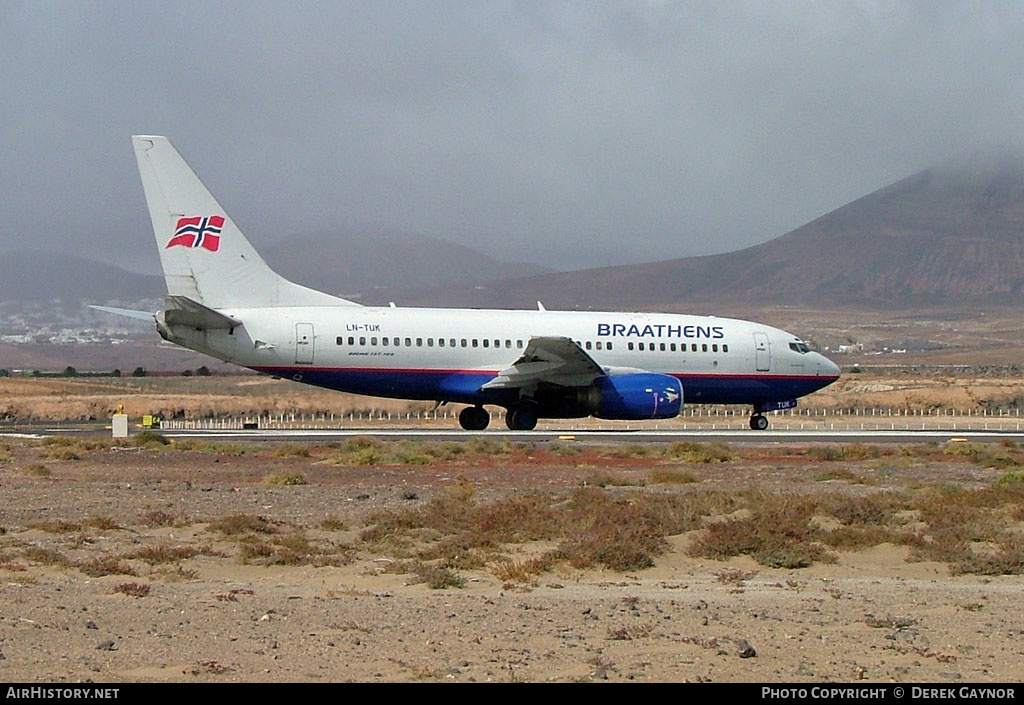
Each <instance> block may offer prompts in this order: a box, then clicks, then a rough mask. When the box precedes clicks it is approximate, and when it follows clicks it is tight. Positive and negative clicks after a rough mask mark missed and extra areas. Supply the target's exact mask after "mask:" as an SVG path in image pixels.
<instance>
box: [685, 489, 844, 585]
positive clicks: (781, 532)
mask: <svg viewBox="0 0 1024 705" xmlns="http://www.w3.org/2000/svg"><path fill="white" fill-rule="evenodd" d="M751 499H752V500H753V501H751V503H750V504H751V505H752V506H751V509H750V511H751V514H750V516H748V517H744V518H730V519H726V520H723V521H714V522H711V523H709V524H708V525H707V526H706V528H705V529H704V531H702V532H701V533H700V535H698V536H697V537H696V538H695V539H694V541H693V542H692V544H691V545H690V548H689V553H690V554H691V555H695V556H703V557H706V558H715V559H718V560H724V559H726V558H731V557H732V556H740V555H749V556H751V557H752V558H754V560H756V561H757V562H758V563H761V564H762V565H767V566H770V567H773V568H805V567H807V566H809V565H812V564H813V563H815V562H818V561H833V560H835V557H834V556H833V555H832V554H830V553H828V551H826V550H825V549H824V547H823V546H821V545H820V543H818V542H819V541H820V540H821V539H822V535H823V532H822V531H821V530H820V529H817V528H815V527H814V525H813V524H812V522H811V517H812V516H813V512H814V502H813V500H810V499H808V498H803V497H787V496H781V495H775V496H772V495H760V496H758V497H752V498H751Z"/></svg>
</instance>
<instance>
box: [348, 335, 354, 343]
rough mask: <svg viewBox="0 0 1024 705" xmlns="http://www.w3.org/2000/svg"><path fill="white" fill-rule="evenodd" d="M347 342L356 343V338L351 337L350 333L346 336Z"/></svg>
mask: <svg viewBox="0 0 1024 705" xmlns="http://www.w3.org/2000/svg"><path fill="white" fill-rule="evenodd" d="M348 344H349V345H355V344H356V339H355V338H353V337H352V336H351V335H350V336H349V337H348Z"/></svg>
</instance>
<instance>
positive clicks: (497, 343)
mask: <svg viewBox="0 0 1024 705" xmlns="http://www.w3.org/2000/svg"><path fill="white" fill-rule="evenodd" d="M494 347H496V348H500V347H501V341H500V340H495V341H494Z"/></svg>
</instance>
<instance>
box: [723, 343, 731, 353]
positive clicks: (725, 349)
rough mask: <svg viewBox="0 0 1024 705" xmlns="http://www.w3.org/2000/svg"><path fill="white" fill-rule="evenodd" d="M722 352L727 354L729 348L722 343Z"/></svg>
mask: <svg viewBox="0 0 1024 705" xmlns="http://www.w3.org/2000/svg"><path fill="white" fill-rule="evenodd" d="M722 352H729V346H728V345H726V344H725V343H722Z"/></svg>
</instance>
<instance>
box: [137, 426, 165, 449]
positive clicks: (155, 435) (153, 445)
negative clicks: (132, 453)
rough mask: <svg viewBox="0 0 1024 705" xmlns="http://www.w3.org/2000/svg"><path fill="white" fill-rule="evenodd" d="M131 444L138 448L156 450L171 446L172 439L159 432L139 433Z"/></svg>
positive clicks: (147, 431)
mask: <svg viewBox="0 0 1024 705" xmlns="http://www.w3.org/2000/svg"><path fill="white" fill-rule="evenodd" d="M130 443H131V444H132V445H133V446H136V447H137V448H148V449H150V450H155V449H157V448H160V447H162V446H166V445H170V443H171V439H169V438H168V437H167V436H165V435H164V434H162V433H159V432H158V431H151V430H148V429H147V430H144V431H139V432H138V433H136V434H135V435H133V436H132V437H131V439H130Z"/></svg>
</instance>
